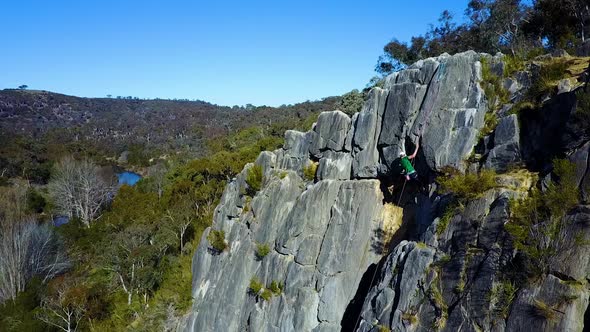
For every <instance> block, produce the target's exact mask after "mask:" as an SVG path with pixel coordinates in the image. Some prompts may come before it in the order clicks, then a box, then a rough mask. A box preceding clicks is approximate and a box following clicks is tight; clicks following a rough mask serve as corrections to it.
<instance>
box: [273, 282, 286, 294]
mask: <svg viewBox="0 0 590 332" xmlns="http://www.w3.org/2000/svg"><path fill="white" fill-rule="evenodd" d="M284 287H285V286H284V285H283V284H282V283H280V282H278V281H275V280H273V281H272V282H271V283H270V290H271V291H272V292H273V294H275V295H281V294H282V293H283V288H284Z"/></svg>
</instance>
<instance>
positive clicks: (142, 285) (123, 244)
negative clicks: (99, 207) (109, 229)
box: [101, 224, 170, 305]
mask: <svg viewBox="0 0 590 332" xmlns="http://www.w3.org/2000/svg"><path fill="white" fill-rule="evenodd" d="M169 244H170V242H169V241H162V239H161V238H160V237H158V236H157V234H155V233H154V230H153V229H150V228H149V227H146V225H141V224H133V225H131V226H128V227H127V228H125V229H124V230H123V231H121V232H119V233H117V234H115V235H114V236H112V239H107V240H106V242H105V243H102V244H101V246H102V247H103V248H104V249H105V252H104V254H103V255H102V257H103V259H104V261H103V262H102V265H103V267H104V269H105V270H107V271H109V272H111V273H112V274H113V276H114V277H115V279H116V281H117V283H118V284H119V286H120V287H121V289H122V290H123V292H125V294H127V304H128V305H131V303H132V301H133V295H134V294H142V295H143V297H144V303H145V304H147V297H148V294H149V293H150V292H151V291H152V290H153V288H154V287H155V285H157V284H158V283H159V281H160V279H161V273H160V272H159V270H158V264H159V262H160V259H161V258H162V257H163V256H164V254H165V253H166V250H167V248H168V246H169Z"/></svg>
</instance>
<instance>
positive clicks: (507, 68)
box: [502, 55, 525, 77]
mask: <svg viewBox="0 0 590 332" xmlns="http://www.w3.org/2000/svg"><path fill="white" fill-rule="evenodd" d="M502 61H503V62H504V77H511V76H513V75H514V74H515V73H516V72H519V71H523V70H525V61H524V59H523V58H522V57H520V56H514V55H506V56H505V57H504V58H503V59H502Z"/></svg>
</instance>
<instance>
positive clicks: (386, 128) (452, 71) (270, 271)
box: [182, 52, 590, 331]
mask: <svg viewBox="0 0 590 332" xmlns="http://www.w3.org/2000/svg"><path fill="white" fill-rule="evenodd" d="M484 58H485V59H486V63H488V62H489V63H492V69H493V70H495V71H499V72H501V71H502V65H503V63H502V56H501V55H497V56H495V57H492V56H490V55H486V54H477V53H474V52H466V53H462V54H457V55H454V56H449V55H442V56H440V57H438V58H431V59H427V60H423V61H420V62H418V63H416V64H414V65H412V66H410V67H409V68H408V69H405V70H403V71H400V72H398V73H395V74H392V75H390V76H388V77H387V78H386V80H385V83H384V85H383V87H382V88H374V89H372V90H371V92H370V93H369V96H368V100H367V101H366V103H365V105H364V107H363V109H362V111H361V112H359V113H357V114H355V115H354V116H352V118H350V117H349V116H348V115H346V114H344V113H342V112H340V111H333V112H324V113H322V114H321V115H320V116H319V118H318V120H317V122H316V123H315V124H314V126H313V128H312V129H311V130H310V131H308V132H306V133H302V132H296V131H287V132H286V133H285V144H284V146H283V148H282V149H279V150H276V151H272V152H263V153H262V154H260V156H259V157H258V159H257V160H256V162H255V163H254V164H249V165H247V166H246V167H245V169H244V170H243V171H242V172H241V173H240V174H239V175H238V176H237V177H236V178H235V179H233V180H232V181H231V183H230V184H229V185H228V186H227V188H226V189H225V192H224V194H223V198H222V200H221V203H220V204H219V206H218V207H217V209H216V210H215V214H214V221H213V226H212V227H211V228H210V229H208V230H207V231H206V232H205V234H203V237H202V239H201V242H200V245H199V247H198V249H197V251H196V252H195V255H194V259H193V298H194V304H193V307H192V309H191V312H190V314H189V315H188V317H186V320H185V322H184V325H183V326H182V329H183V330H185V331H340V330H345V331H352V330H358V331H387V330H391V331H402V330H403V331H428V330H433V329H440V330H447V331H492V330H493V331H504V330H507V331H521V330H531V329H532V330H544V331H552V330H562V331H581V330H582V329H583V325H584V313H585V311H586V308H587V306H588V298H589V296H590V293H589V291H588V287H587V283H586V279H587V278H588V276H589V274H590V262H589V257H590V256H589V255H588V254H589V252H588V250H590V249H588V248H589V247H588V246H586V245H573V244H572V241H573V240H572V241H569V242H568V241H562V242H560V243H556V246H560V247H559V248H558V252H559V255H558V257H557V258H555V259H554V260H553V261H552V263H551V264H552V265H551V267H550V269H549V270H550V271H551V273H548V274H546V275H543V276H542V277H541V278H540V279H538V280H536V281H535V282H531V283H528V284H527V286H523V287H521V288H519V289H518V290H517V291H516V292H515V293H514V294H513V296H512V298H511V299H510V301H511V302H510V303H509V305H508V306H507V307H506V306H503V305H502V303H497V302H498V301H497V298H498V297H497V296H496V297H494V296H490V294H492V293H493V292H494V290H497V289H498V287H497V286H498V285H499V284H500V283H501V282H502V281H503V280H502V279H501V276H502V275H504V274H505V271H506V270H509V269H511V268H515V266H516V265H515V264H516V263H515V262H514V260H515V259H516V256H515V248H514V245H513V242H512V239H511V238H510V235H509V234H508V233H507V232H506V231H505V230H504V224H505V223H506V222H507V221H508V220H509V213H510V212H509V202H510V199H512V198H517V197H522V196H524V195H526V194H527V192H528V191H529V189H530V188H532V187H534V186H535V185H536V182H537V181H536V175H535V174H534V173H532V172H529V170H533V171H539V170H540V168H542V167H544V166H545V165H546V164H547V162H548V161H550V159H551V158H552V157H554V156H555V153H554V154H551V153H549V152H548V151H545V152H546V153H547V155H543V154H542V153H541V152H539V151H540V150H543V147H542V146H541V147H540V146H538V141H539V140H541V139H545V138H543V137H544V135H546V134H547V133H546V132H545V130H546V129H547V128H552V127H550V126H551V125H553V124H554V123H555V121H553V122H552V121H544V120H543V119H538V118H531V119H528V120H527V121H528V122H527V125H524V124H519V117H517V116H516V115H509V112H507V111H506V110H502V111H501V112H499V113H498V114H499V115H500V119H499V123H498V125H497V127H496V128H495V130H494V132H493V133H492V134H491V135H489V136H487V137H485V138H483V139H481V137H480V131H481V129H482V128H483V127H484V121H485V120H484V119H485V116H486V113H487V112H490V107H488V99H489V98H487V97H486V96H485V94H484V90H483V89H482V86H481V84H480V82H481V81H482V59H484ZM527 75H528V74H527V73H525V72H523V73H520V74H519V75H517V77H520V78H521V79H520V80H519V79H512V80H506V81H505V83H506V85H507V87H508V88H509V90H510V92H511V97H512V100H518V98H520V96H522V90H523V89H526V88H527V86H528V85H530V80H531V78H530V76H527ZM527 82H528V83H527ZM572 95H573V94H572V93H565V94H563V95H560V96H558V98H557V99H556V101H551V102H549V103H547V104H546V106H544V109H543V111H547V114H546V115H543V116H547V117H549V118H551V119H553V118H552V116H553V117H561V118H563V117H564V115H566V116H565V119H564V120H562V121H561V122H560V121H558V122H559V123H558V124H557V126H562V127H563V126H567V123H568V116H567V115H568V114H571V113H572V112H573V108H574V103H572V102H571V101H572V98H573V99H575V98H574V97H572ZM559 98H562V99H564V100H561V101H559V100H558V99H559ZM568 98H569V99H568ZM568 101H569V102H568ZM552 103H557V105H558V106H555V105H553V104H552ZM552 105H553V106H552ZM494 106H496V105H494ZM551 112H554V113H555V115H551V114H552V113H551ZM527 126H528V127H527ZM524 130H527V133H526V134H525V133H523V132H521V131H524ZM563 132H567V131H563ZM535 135H536V136H535ZM525 140H526V141H525ZM570 141H571V140H570ZM418 142H420V144H421V148H420V150H419V155H418V157H417V161H416V168H417V170H418V172H419V174H420V177H421V179H422V181H424V182H428V183H429V184H430V185H429V190H428V192H425V191H420V188H418V187H419V186H417V185H416V184H408V185H407V186H406V185H405V184H404V182H403V180H402V179H401V177H400V176H399V173H398V170H397V169H395V167H394V165H396V159H397V158H398V156H399V152H400V151H402V150H404V151H410V150H412V149H413V148H414V147H415V144H417V143H418ZM482 142H483V143H482ZM584 143H586V141H584V138H578V144H577V145H575V148H573V149H570V151H569V152H573V153H572V154H571V157H570V158H571V159H572V160H573V161H574V162H575V163H576V165H577V166H578V167H577V175H576V176H577V178H576V181H578V183H579V184H583V183H586V182H587V181H588V176H587V172H589V171H590V170H589V169H588V151H589V149H590V147H589V146H590V145H589V144H588V143H586V144H585V145H584ZM566 148H567V147H566V144H556V145H555V150H556V151H557V150H560V149H561V150H563V149H566ZM574 151H575V152H574ZM410 152H411V151H410ZM554 152H555V151H554ZM531 156H534V158H533V157H531ZM514 165H523V166H526V167H527V168H528V170H527V169H522V170H520V171H518V172H516V171H509V170H511V169H513V168H514ZM315 167H317V171H316V170H315ZM486 168H487V169H494V170H497V171H498V172H500V173H505V174H502V175H500V176H498V178H497V183H498V186H497V187H495V188H493V189H490V190H488V191H487V192H485V193H484V194H483V195H481V196H480V197H477V198H475V199H472V200H470V201H468V202H467V203H466V204H465V206H464V208H463V209H461V210H457V211H456V212H455V213H452V215H447V216H445V218H446V219H447V220H446V222H447V223H448V225H445V227H444V228H443V227H441V226H440V224H441V220H442V216H443V214H444V213H445V211H448V205H449V202H450V198H451V197H452V195H442V194H441V193H439V191H438V190H437V188H436V183H435V182H434V179H435V177H436V176H437V175H438V174H440V173H441V172H445V171H446V170H448V169H455V170H458V171H460V172H477V171H478V170H480V169H486ZM260 171H261V173H262V179H263V180H262V185H261V186H260V188H257V186H256V185H254V184H253V183H252V181H251V180H250V176H251V174H253V173H256V172H260ZM310 175H311V176H310ZM447 214H448V213H447ZM589 216H590V207H587V206H584V205H580V206H578V207H576V208H575V209H574V210H572V211H570V213H569V214H568V215H567V216H565V217H564V219H565V221H564V224H565V225H567V226H566V230H565V231H564V232H565V234H570V235H571V238H573V237H574V236H575V235H574V234H582V235H584V236H586V235H588V236H590V234H586V233H589V232H590V228H588V225H587V224H588V222H589V221H590V219H589V218H588V217H589ZM212 232H213V233H214V235H217V236H219V235H222V236H223V237H224V239H225V244H226V245H227V248H225V249H223V245H222V246H221V248H219V246H218V248H217V249H216V248H215V246H213V245H212V243H211V239H212V238H213V237H212V236H210V234H211V233H212ZM266 246H267V248H268V249H270V250H269V252H268V253H265V252H264V251H265V250H264V249H265V247H266ZM256 284H259V285H258V287H256ZM500 298H502V297H500ZM535 301H537V302H535ZM539 301H543V302H542V303H545V304H547V305H548V306H549V309H548V310H551V311H552V313H554V315H551V319H549V318H547V317H544V316H543V315H541V314H539V313H538V312H537V313H535V304H536V303H539ZM499 308H504V310H499ZM537 309H538V308H537ZM537 311H538V310H537Z"/></svg>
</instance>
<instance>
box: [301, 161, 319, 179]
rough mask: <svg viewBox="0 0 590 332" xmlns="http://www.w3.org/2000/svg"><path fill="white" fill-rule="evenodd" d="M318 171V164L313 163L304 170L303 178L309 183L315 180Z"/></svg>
mask: <svg viewBox="0 0 590 332" xmlns="http://www.w3.org/2000/svg"><path fill="white" fill-rule="evenodd" d="M317 170H318V163H315V162H312V163H310V164H308V165H307V166H305V167H304V168H303V178H305V180H307V181H313V180H315V173H316V172H317Z"/></svg>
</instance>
